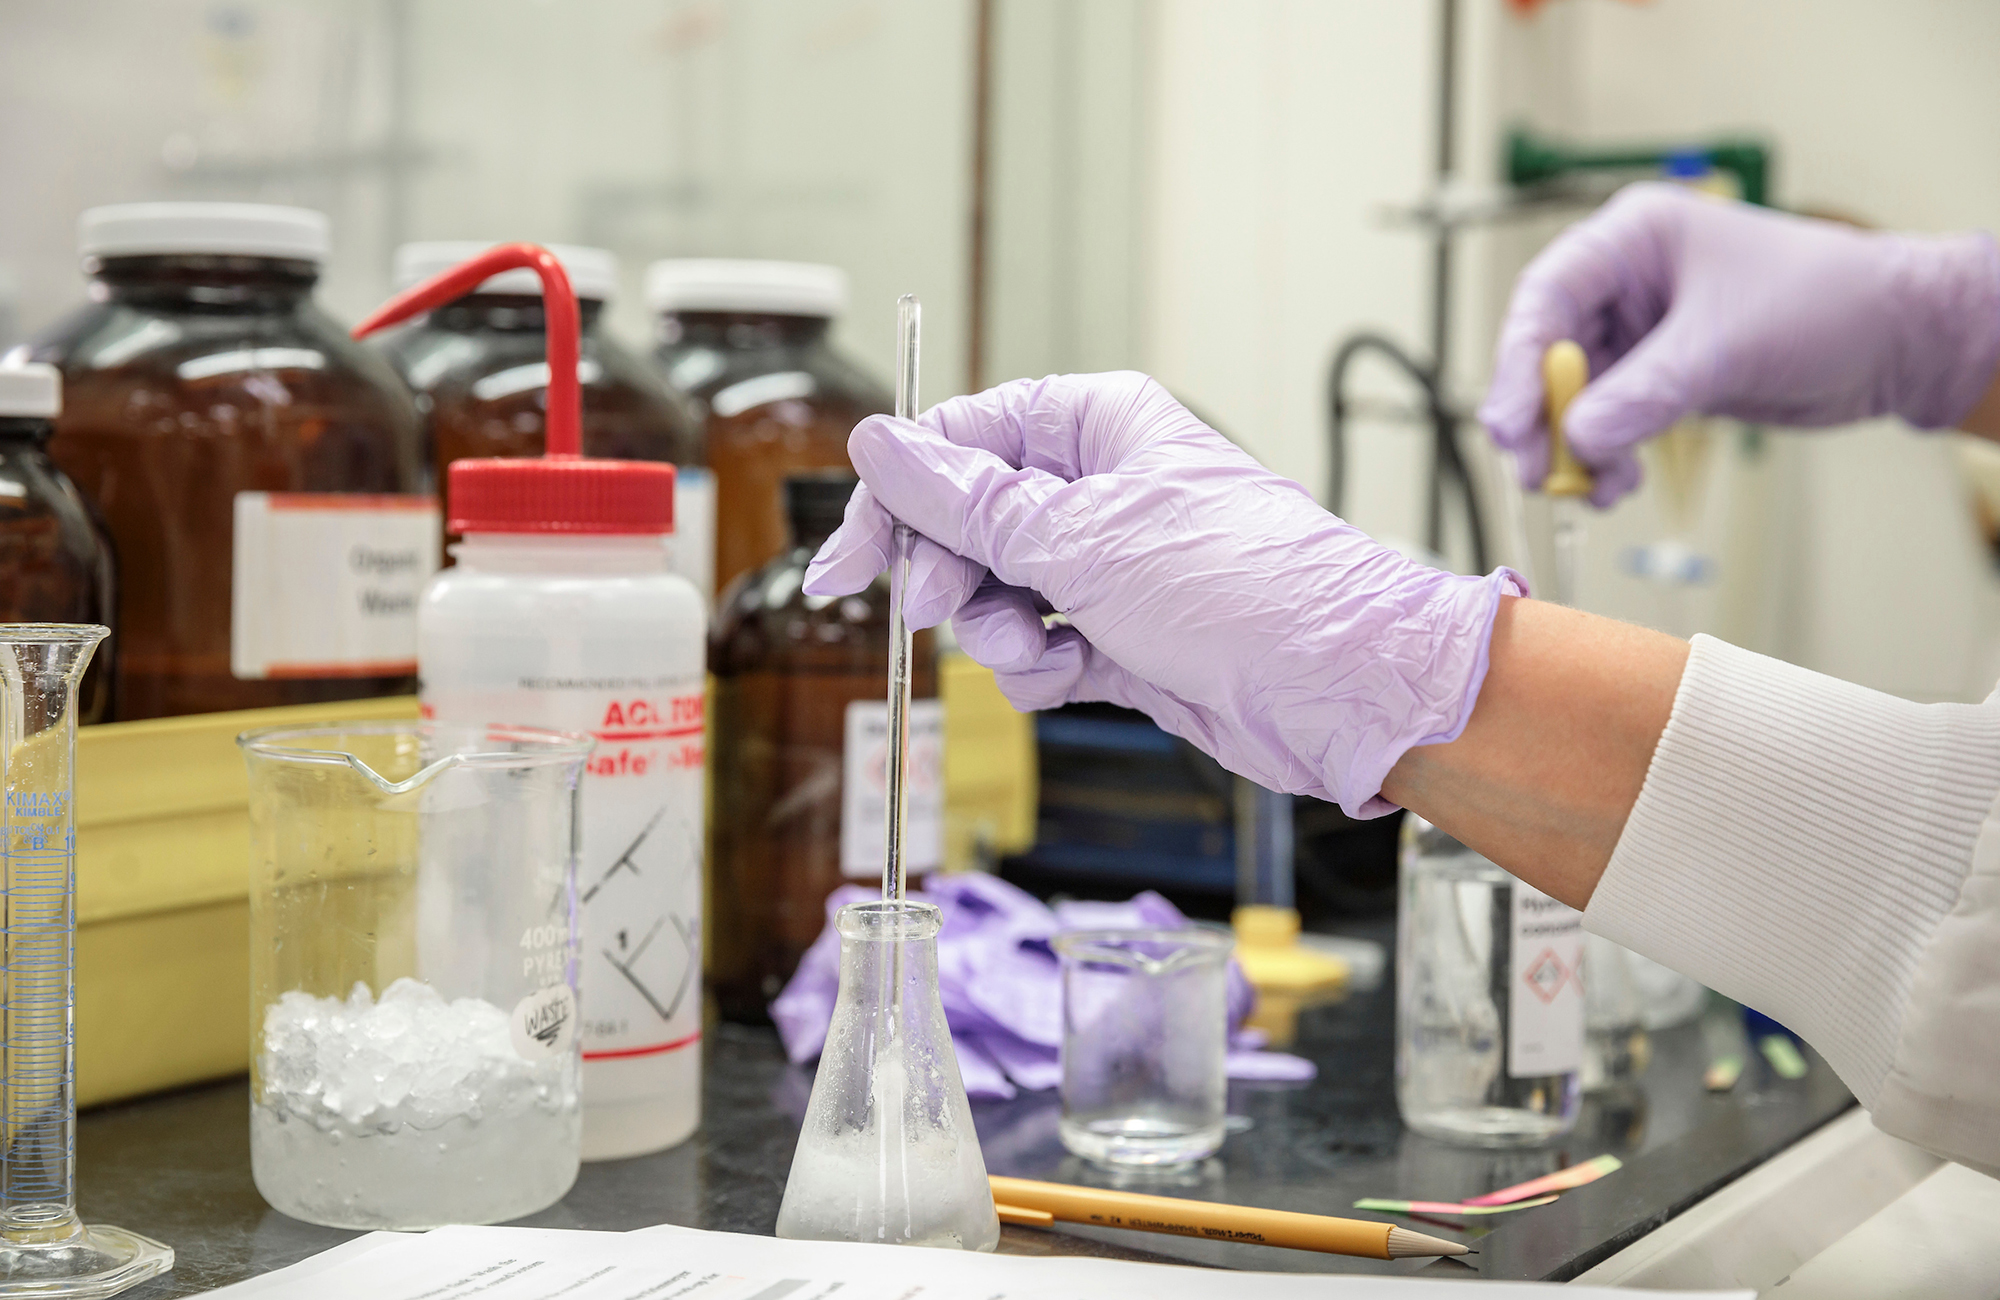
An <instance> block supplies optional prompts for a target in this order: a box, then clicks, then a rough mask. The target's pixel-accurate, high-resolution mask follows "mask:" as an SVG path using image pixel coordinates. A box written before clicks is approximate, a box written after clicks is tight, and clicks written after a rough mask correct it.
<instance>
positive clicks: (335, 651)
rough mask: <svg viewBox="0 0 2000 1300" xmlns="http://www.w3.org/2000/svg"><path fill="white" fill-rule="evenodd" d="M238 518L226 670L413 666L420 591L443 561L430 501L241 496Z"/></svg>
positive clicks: (389, 673) (348, 670)
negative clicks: (440, 559)
mask: <svg viewBox="0 0 2000 1300" xmlns="http://www.w3.org/2000/svg"><path fill="white" fill-rule="evenodd" d="M234 522H235V531H234V538H233V542H232V564H231V567H230V589H229V592H230V611H229V670H230V672H232V673H233V674H235V675H236V676H237V677H240V678H247V679H257V678H266V677H400V676H404V675H407V674H410V673H414V672H416V670H417V597H418V596H420V595H422V594H423V589H424V584H425V583H426V582H428V581H430V576H431V575H432V574H433V573H435V572H437V568H438V562H439V561H438V508H437V501H436V500H435V499H434V498H432V497H425V496H394V495H369V494H359V493H331V492H329V493H317V492H314V493H307V492H239V493H237V494H236V514H235V521H234Z"/></svg>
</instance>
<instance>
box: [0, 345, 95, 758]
mask: <svg viewBox="0 0 2000 1300" xmlns="http://www.w3.org/2000/svg"><path fill="white" fill-rule="evenodd" d="M61 394H62V380H61V379H60V377H58V375H57V374H56V371H55V367H53V366H43V365H21V366H0V622H4V623H103V624H106V625H113V624H115V621H116V620H115V614H114V604H113V595H114V591H115V587H114V570H113V565H112V561H111V543H110V542H109V541H108V540H107V539H106V538H105V536H104V530H103V528H102V526H101V525H99V524H98V522H97V521H96V519H94V518H93V517H92V514H91V510H90V507H89V505H88V504H87V503H86V502H85V501H84V499H83V496H82V494H81V493H79V492H78V491H77V490H76V485H75V484H74V483H71V482H70V481H69V479H68V477H66V476H65V475H64V474H63V472H62V471H61V470H59V469H57V468H56V467H55V464H54V463H53V462H51V461H50V460H49V454H48V450H47V448H48V441H49V438H50V437H51V436H53V435H54V433H55V426H54V425H53V424H52V423H50V421H51V420H53V419H54V417H55V415H56V413H57V412H58V411H59V410H61V409H62V396H61ZM117 647H118V636H117V629H116V627H115V626H113V630H112V635H111V637H110V638H109V639H107V640H106V641H105V642H104V643H103V644H102V645H100V646H99V647H98V649H97V655H93V656H92V657H91V661H90V667H89V669H87V670H86V671H85V673H84V677H83V686H82V688H81V689H80V690H79V691H78V693H77V704H76V711H77V721H79V722H84V723H90V722H108V721H110V720H111V715H112V693H113V685H114V682H115V680H116V677H115V672H116V670H115V667H114V663H115V658H114V656H115V655H116V652H117ZM99 656H102V657H101V658H100V657H99Z"/></svg>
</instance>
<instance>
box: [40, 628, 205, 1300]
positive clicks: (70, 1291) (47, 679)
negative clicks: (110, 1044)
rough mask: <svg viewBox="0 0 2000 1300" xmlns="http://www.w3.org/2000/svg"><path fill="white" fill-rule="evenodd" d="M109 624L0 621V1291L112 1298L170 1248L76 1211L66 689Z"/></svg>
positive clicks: (69, 693)
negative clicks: (0, 1064)
mask: <svg viewBox="0 0 2000 1300" xmlns="http://www.w3.org/2000/svg"><path fill="white" fill-rule="evenodd" d="M107 635H109V629H107V628H102V627H97V626H94V625H89V624H70V623H10V624H0V685H4V694H0V784H4V785H5V787H6V794H7V799H6V804H5V811H4V814H0V815H4V817H5V826H4V832H0V834H3V835H4V838H0V850H4V858H5V871H6V877H7V879H6V893H5V895H4V898H5V906H6V925H5V927H4V936H5V938H4V943H5V952H4V953H0V1006H4V1008H5V1014H4V1031H0V1040H4V1049H5V1072H6V1073H5V1080H4V1082H0V1121H4V1123H5V1126H6V1127H5V1134H4V1143H0V1296H30V1295H32V1296H61V1297H78V1296H109V1295H116V1294H117V1293H118V1292H120V1291H123V1290H124V1289H125V1288H127V1287H129V1286H132V1285H134V1284H136V1283H139V1282H143V1281H145V1280H146V1279H147V1278H149V1277H153V1276H155V1275H157V1274H160V1273H164V1272H166V1271H167V1270H168V1269H170V1268H172V1267H173V1266H174V1252H173V1251H172V1250H171V1249H169V1248H168V1247H166V1246H163V1245H161V1244H160V1243H159V1242H157V1241H153V1240H151V1239H150V1238H147V1237H141V1236H140V1235H138V1234H137V1233H134V1232H127V1231H125V1230H124V1229H123V1228H111V1227H105V1226H102V1225H98V1224H93V1225H90V1226H88V1227H86V1226H85V1225H84V1223H83V1221H82V1220H81V1219H79V1218H77V1215H76V1155H75V1152H76V1051H75V1040H74V1036H73V1034H72V1033H71V1027H72V1024H73V1022H74V1016H75V1009H76V964H75V962H76V816H75V809H74V805H73V795H74V793H75V769H76V687H77V683H78V682H79V681H81V680H82V678H83V670H84V668H85V667H87V666H88V665H89V663H90V655H91V652H92V651H93V650H95V649H96V648H97V643H98V642H99V641H102V640H103V639H104V638H105V637H106V636H107Z"/></svg>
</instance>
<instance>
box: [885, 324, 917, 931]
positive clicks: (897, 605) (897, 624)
mask: <svg viewBox="0 0 2000 1300" xmlns="http://www.w3.org/2000/svg"><path fill="white" fill-rule="evenodd" d="M923 321H924V308H923V304H921V303H919V302H918V301H917V295H915V294H913V293H906V294H904V295H903V296H902V297H900V298H898V299H896V418H897V419H899V420H914V419H916V418H917V342H918V337H919V335H920V334H921V333H922V331H923ZM893 536H894V540H893V542H892V543H891V546H890V550H891V551H892V554H891V555H890V556H889V761H888V763H887V764H886V765H885V767H884V770H883V779H884V783H885V785H886V786H887V794H888V797H887V799H886V800H885V801H884V802H885V808H886V825H885V827H884V831H885V835H884V847H883V854H882V897H883V898H885V899H887V900H890V901H892V902H901V901H902V898H903V886H904V880H903V832H904V830H905V829H906V828H907V826H908V824H909V794H910V657H911V655H912V654H913V652H914V646H913V638H912V636H911V635H910V625H909V623H908V622H907V621H905V620H904V618H903V595H904V592H905V591H906V590H907V589H908V587H909V582H910V551H911V550H912V549H913V547H914V546H915V543H916V531H915V530H914V529H912V528H911V527H910V526H909V525H908V524H906V523H904V522H903V521H902V520H900V519H899V520H897V521H896V528H895V532H894V534H893Z"/></svg>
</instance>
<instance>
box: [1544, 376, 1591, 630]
mask: <svg viewBox="0 0 2000 1300" xmlns="http://www.w3.org/2000/svg"><path fill="white" fill-rule="evenodd" d="M1589 382H1590V361H1589V359H1588V358H1586V357H1585V356H1584V354H1583V349H1582V348H1581V347H1580V346H1578V345H1577V344H1576V343H1575V342H1573V341H1571V340H1569V339H1562V340H1559V341H1558V342H1555V343H1551V344H1549V350H1548V351H1547V352H1544V353H1543V354H1542V391H1543V394H1544V396H1545V398H1546V400H1547V403H1548V408H1547V409H1548V424H1549V473H1548V477H1547V478H1544V479H1543V480H1542V491H1543V492H1544V493H1545V494H1547V495H1548V496H1549V497H1551V498H1553V499H1552V500H1551V501H1550V503H1549V505H1550V509H1551V512H1552V514H1553V527H1554V534H1555V537H1554V540H1555V552H1556V556H1555V558H1556V573H1555V578H1556V590H1555V598H1556V601H1557V603H1558V604H1563V605H1567V606H1569V607H1570V608H1571V609H1575V608H1576V584H1577V576H1578V575H1577V571H1578V570H1579V569H1580V568H1581V567H1582V564H1583V502H1582V500H1580V498H1582V497H1587V496H1589V495H1590V489H1591V488H1592V487H1593V486H1595V484H1594V483H1593V482H1592V480H1591V476H1590V471H1589V470H1587V469H1585V468H1584V467H1583V464H1582V462H1580V461H1578V460H1577V458H1576V457H1575V456H1574V455H1573V454H1571V452H1570V449H1569V439H1568V437H1567V436H1565V434H1564V432H1563V418H1564V417H1565V416H1566V415H1567V414H1568V412H1569V404H1570V402H1572V401H1573V400H1575V398H1576V395H1577V394H1578V393H1580V392H1582V391H1583V386H1584V385H1585V384H1587V383H1589Z"/></svg>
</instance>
